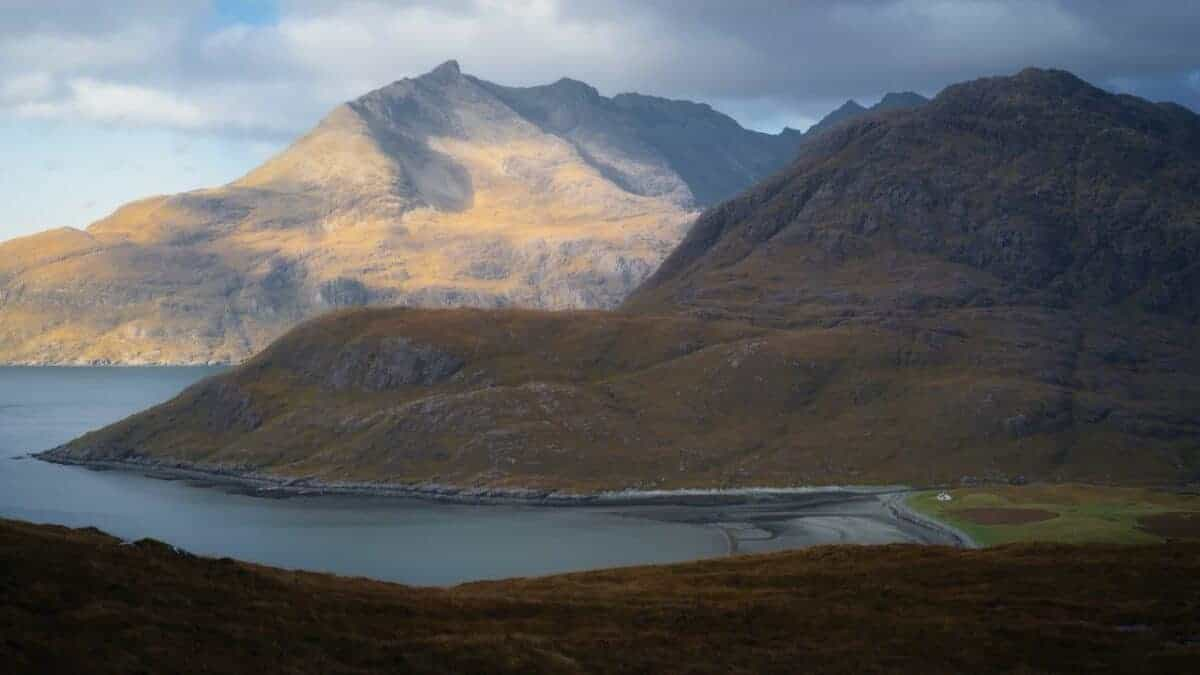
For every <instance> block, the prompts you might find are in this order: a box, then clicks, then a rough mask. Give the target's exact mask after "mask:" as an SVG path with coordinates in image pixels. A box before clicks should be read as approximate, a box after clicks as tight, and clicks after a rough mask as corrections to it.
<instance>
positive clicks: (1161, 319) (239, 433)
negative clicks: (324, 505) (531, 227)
mask: <svg viewBox="0 0 1200 675" xmlns="http://www.w3.org/2000/svg"><path fill="white" fill-rule="evenodd" d="M1198 261H1200V117H1198V116H1197V115H1196V114H1194V113H1192V112H1191V111H1189V110H1187V109H1185V108H1182V107H1180V106H1176V105H1172V104H1159V103H1151V102H1148V101H1145V100H1142V99H1139V98H1135V97H1132V96H1124V95H1114V94H1110V93H1108V92H1105V91H1103V90H1101V89H1098V88H1096V87H1093V86H1091V85H1090V84H1088V83H1086V82H1084V81H1082V80H1080V79H1079V78H1077V77H1075V76H1073V75H1071V74H1069V73H1066V72H1062V71H1053V70H1038V69H1029V70H1025V71H1022V72H1021V73H1019V74H1017V75H1014V76H1010V77H997V78H985V79H980V80H976V81H972V82H966V83H963V84H959V85H954V86H951V87H949V88H947V89H946V90H944V91H943V92H941V93H940V94H939V95H938V96H937V97H936V98H935V99H934V100H933V101H931V102H929V103H928V104H927V105H921V106H918V107H903V106H902V107H900V108H897V109H893V110H880V111H877V112H876V113H875V114H872V115H866V116H861V117H859V118H858V119H850V120H845V121H842V122H837V123H835V124H831V125H828V127H827V128H826V129H825V130H824V131H819V132H818V133H814V134H813V135H812V136H811V137H809V138H808V140H806V141H805V142H804V143H803V144H802V150H801V152H800V153H799V155H798V157H797V158H796V160H795V161H794V162H793V163H792V164H791V165H789V166H788V168H786V169H785V170H783V171H781V172H778V173H776V174H774V175H772V176H771V177H769V178H767V179H765V180H764V181H762V182H761V183H759V184H758V185H757V186H755V187H753V188H751V189H749V190H747V191H745V192H743V193H741V194H740V195H738V196H736V197H734V198H732V199H730V200H727V201H724V202H722V203H719V204H717V205H715V206H712V207H710V208H709V209H707V210H706V211H705V212H704V214H703V215H702V216H700V217H699V219H698V220H697V221H696V222H695V224H694V225H693V226H692V227H691V228H690V230H689V232H688V234H687V236H686V238H685V239H683V241H682V242H681V243H680V245H679V246H678V247H677V248H675V250H674V252H673V253H671V255H670V256H669V257H668V258H667V259H666V260H665V262H664V263H663V264H662V265H661V266H660V267H659V268H658V269H657V271H656V272H655V273H654V274H653V276H651V277H650V278H649V279H647V280H646V282H645V283H644V284H642V285H641V287H640V288H639V289H638V290H637V291H636V292H634V293H633V295H632V296H631V297H630V298H629V299H628V300H627V301H626V302H625V303H624V304H623V305H622V306H621V308H620V309H619V311H615V312H601V311H588V312H578V311H568V312H538V311H529V310H491V311H488V310H480V309H474V310H417V309H403V308H400V309H370V310H365V309H358V310H347V311H343V312H339V313H334V314H331V315H326V316H324V317H321V318H318V319H316V320H313V321H311V322H308V323H306V324H304V325H302V326H300V327H299V328H297V329H295V330H293V331H291V332H290V333H288V334H287V335H286V336H284V337H283V338H281V339H280V340H278V341H276V342H275V343H273V344H272V345H271V346H270V347H268V348H267V349H265V350H264V351H263V352H261V353H260V354H258V355H257V356H255V357H254V358H253V359H251V360H249V361H248V362H246V363H245V364H244V365H242V366H241V367H239V368H237V369H234V370H232V371H230V372H228V373H225V374H223V375H220V376H218V377H215V378H213V379H210V380H207V381H205V382H202V383H199V384H197V385H195V386H193V387H192V388H190V389H189V390H187V391H185V392H184V393H183V394H181V395H180V396H179V397H178V398H176V399H175V400H173V401H170V402H168V403H166V404H163V405H161V406H158V407H156V408H153V409H151V410H148V411H146V412H144V413H141V414H139V415H136V416H134V417H132V418H129V419H127V420H124V421H122V422H119V423H117V424H115V425H112V426H110V427H108V428H106V429H103V430H100V431H98V432H94V433H91V434H88V435H86V436H83V437H81V438H79V439H77V440H75V441H73V442H71V443H69V444H67V445H65V446H63V447H61V448H58V449H56V450H53V451H51V452H49V453H47V454H46V455H45V457H46V458H48V459H51V460H54V461H65V462H82V463H116V464H122V465H125V464H133V465H137V466H143V465H152V466H157V467H160V468H162V467H166V468H189V469H199V470H203V471H217V472H224V473H227V474H232V475H236V476H242V477H245V476H253V477H256V478H259V479H263V480H269V481H275V482H290V483H292V484H295V485H319V484H326V485H330V484H339V483H367V484H378V483H381V482H382V483H388V484H392V485H417V486H419V485H428V484H437V485H445V484H449V485H455V486H465V487H481V488H495V487H515V486H520V487H523V488H535V489H543V490H558V489H571V490H600V489H619V488H630V487H636V488H663V487H722V486H735V485H794V484H856V483H878V482H905V483H910V484H935V483H949V482H955V483H960V482H965V483H970V482H973V481H981V480H986V481H1013V482H1022V481H1025V480H1077V481H1095V482H1108V483H1111V482H1123V483H1167V482H1187V481H1196V480H1198V479H1200V442H1198V441H1197V439H1200V385H1198V384H1197V383H1198V382H1200V349H1198V348H1197V345H1200V330H1198V327H1197V321H1198V319H1200V306H1198V305H1197V298H1198V297H1200V263H1198Z"/></svg>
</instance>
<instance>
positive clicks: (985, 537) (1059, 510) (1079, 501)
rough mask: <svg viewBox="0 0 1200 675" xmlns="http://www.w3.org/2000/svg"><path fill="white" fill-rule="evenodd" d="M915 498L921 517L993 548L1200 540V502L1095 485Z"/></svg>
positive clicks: (977, 490) (1014, 488) (963, 491)
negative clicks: (948, 498) (1016, 544)
mask: <svg viewBox="0 0 1200 675" xmlns="http://www.w3.org/2000/svg"><path fill="white" fill-rule="evenodd" d="M940 492H941V491H940V490H929V491H924V492H919V493H916V494H914V495H913V496H911V497H909V499H908V505H909V507H911V508H913V509H914V510H916V511H919V512H921V513H923V514H925V515H928V516H931V517H933V518H936V519H938V520H941V521H943V522H945V523H948V524H950V525H953V526H955V527H957V528H959V529H961V530H963V531H964V532H966V533H967V534H969V535H971V537H972V538H974V539H975V541H976V542H978V543H979V544H982V545H985V546H991V545H996V544H1007V543H1013V542H1057V543H1066V544H1079V543H1110V544H1149V543H1156V542H1163V541H1166V540H1168V539H1172V540H1174V539H1180V540H1186V539H1191V540H1200V495H1197V494H1183V493H1174V492H1167V491H1162V490H1153V489H1149V488H1124V487H1100V486H1089V485H1029V486H995V487H972V488H961V489H956V490H947V491H946V492H947V493H948V494H949V495H950V496H951V501H948V502H941V501H938V500H937V496H938V494H939V493H940Z"/></svg>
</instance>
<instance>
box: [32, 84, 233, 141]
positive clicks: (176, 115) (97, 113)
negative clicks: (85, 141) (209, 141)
mask: <svg viewBox="0 0 1200 675" xmlns="http://www.w3.org/2000/svg"><path fill="white" fill-rule="evenodd" d="M68 89H69V91H70V93H69V95H68V96H66V97H65V98H63V99H60V100H55V101H31V102H26V103H22V104H20V105H18V106H17V107H16V112H17V114H19V115H21V116H24V117H33V118H41V119H56V120H62V121H70V120H75V121H93V122H108V123H126V124H135V125H140V124H149V125H163V126H172V127H181V128H184V129H198V128H202V127H204V126H206V125H208V124H210V123H211V121H212V120H211V119H210V118H209V117H208V115H207V114H206V113H205V111H204V110H203V109H201V108H200V107H199V106H196V105H195V104H192V103H190V102H188V101H185V100H181V99H180V98H178V97H176V96H175V95H173V94H171V93H169V92H164V91H158V90H155V89H151V88H148V87H141V86H138V85H131V84H119V83H113V82H103V81H99V80H93V79H90V78H78V79H74V80H71V81H70V82H69V83H68Z"/></svg>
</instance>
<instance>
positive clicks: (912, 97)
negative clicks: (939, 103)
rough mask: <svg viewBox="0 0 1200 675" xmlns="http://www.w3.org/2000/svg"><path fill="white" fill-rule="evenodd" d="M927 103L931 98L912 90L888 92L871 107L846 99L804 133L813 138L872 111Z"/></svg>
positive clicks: (916, 106)
mask: <svg viewBox="0 0 1200 675" xmlns="http://www.w3.org/2000/svg"><path fill="white" fill-rule="evenodd" d="M926 103H929V99H927V98H925V97H924V96H922V95H920V94H917V93H914V92H911V91H906V92H902V93H896V92H892V93H889V94H886V95H885V96H884V97H883V98H882V99H880V100H879V103H876V104H875V105H873V106H871V107H870V108H864V107H863V106H862V105H860V104H859V103H858V101H854V100H850V101H846V102H845V103H843V104H842V105H841V107H839V108H838V109H837V110H834V111H833V112H831V113H829V114H828V115H826V116H825V117H823V118H821V121H819V122H817V123H816V124H814V125H812V126H811V127H809V129H808V131H806V132H804V135H805V137H806V138H812V137H813V136H815V135H816V134H819V133H821V132H823V131H826V130H828V129H832V128H833V127H836V126H837V125H839V124H842V123H843V122H849V121H850V120H854V119H858V118H860V117H863V116H865V115H869V114H871V113H877V112H883V111H887V110H910V109H912V108H920V107H921V106H923V105H925V104H926Z"/></svg>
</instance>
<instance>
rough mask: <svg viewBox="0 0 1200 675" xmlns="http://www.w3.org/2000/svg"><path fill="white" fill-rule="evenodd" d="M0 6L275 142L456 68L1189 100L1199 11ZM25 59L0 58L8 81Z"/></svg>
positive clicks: (298, 2)
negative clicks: (1056, 86)
mask: <svg viewBox="0 0 1200 675" xmlns="http://www.w3.org/2000/svg"><path fill="white" fill-rule="evenodd" d="M99 5H103V7H102V8H99V7H98V6H99ZM3 8H4V9H3V10H0V44H3V43H4V42H6V41H9V40H10V39H11V38H14V37H19V36H22V35H29V34H42V33H44V34H48V35H59V36H78V37H80V38H81V39H83V38H86V39H93V40H96V41H99V42H103V41H104V40H105V39H114V40H117V41H119V40H120V36H121V35H125V34H130V33H129V31H130V27H132V26H144V27H150V30H154V31H158V30H161V31H162V34H163V35H168V36H174V37H173V38H172V39H171V40H164V41H162V43H161V44H158V45H154V49H148V50H147V56H146V57H145V59H144V60H143V61H141V62H136V63H128V62H123V61H120V60H119V59H114V60H113V62H112V63H110V64H108V65H101V66H98V67H96V68H87V67H80V66H78V65H77V64H76V65H70V66H64V69H63V70H62V71H54V72H53V73H52V74H53V75H54V76H55V78H56V84H57V85H58V86H56V87H55V88H54V91H56V92H58V93H59V94H60V95H61V94H62V92H64V91H69V90H70V89H69V87H65V86H62V83H63V81H64V80H66V79H67V78H70V77H72V76H78V75H80V74H81V73H82V74H84V75H87V76H89V77H93V78H96V79H105V80H111V81H113V82H118V83H123V84H130V85H136V86H139V87H145V88H148V89H152V90H154V91H159V92H163V93H164V94H167V95H168V96H164V97H149V98H151V100H171V101H178V102H179V103H180V104H181V105H182V104H184V103H186V104H189V105H193V106H195V107H196V108H197V109H199V110H201V111H205V112H206V113H211V114H212V115H213V121H212V125H213V126H214V127H218V128H219V127H222V126H224V127H227V128H228V129H229V130H231V131H234V132H237V133H250V134H268V133H269V134H273V135H275V136H276V137H277V136H278V135H280V134H285V133H294V132H295V131H299V130H302V129H304V128H306V127H307V126H309V125H311V124H312V123H313V122H314V121H315V119H316V118H317V117H319V116H320V114H321V113H322V112H323V111H324V110H327V109H328V108H329V107H330V106H331V105H333V104H334V103H336V102H337V101H339V100H344V99H345V98H349V97H352V96H354V95H357V94H359V93H362V92H364V91H366V90H367V89H369V88H372V87H375V86H380V85H383V84H385V83H387V82H389V81H391V80H394V79H399V78H401V77H405V76H410V75H415V74H418V73H420V72H423V71H424V70H427V69H429V68H431V67H433V66H434V65H436V64H437V63H439V62H440V61H442V60H445V59H449V58H457V59H459V60H460V61H461V62H462V64H463V67H464V69H466V70H467V71H468V72H471V73H473V74H476V75H479V76H480V77H484V78H487V79H492V80H496V81H499V82H503V83H506V84H535V83H541V82H549V81H553V80H555V79H557V78H558V77H561V76H571V77H574V78H577V79H581V80H585V81H587V82H590V83H592V84H594V85H595V86H597V87H598V88H599V89H600V90H601V91H603V92H605V93H608V94H613V93H618V92H621V91H641V92H644V93H652V94H658V95H663V96H670V97H678V98H691V99H698V100H704V101H709V102H712V103H714V105H715V106H716V107H718V108H719V109H725V110H728V111H730V112H732V113H734V114H735V115H736V116H738V117H739V118H740V119H742V121H744V122H747V123H752V124H756V125H759V126H764V127H777V126H780V125H782V124H787V123H791V124H793V125H803V123H804V122H806V121H811V120H813V119H816V118H819V117H820V116H821V115H822V114H824V113H825V112H828V111H829V110H830V109H831V108H833V107H835V106H836V105H838V104H839V103H840V102H841V101H843V100H845V99H846V98H857V99H859V100H861V101H863V102H870V101H871V100H872V99H874V98H877V97H878V96H879V95H881V94H882V93H884V92H886V91H892V90H915V91H919V92H921V93H924V94H927V95H932V94H935V93H936V92H937V91H938V90H940V89H941V88H942V87H944V86H945V85H947V84H950V83H953V82H956V81H960V80H965V79H970V78H974V77H979V76H983V75H993V74H1005V73H1012V72H1015V71H1017V70H1019V69H1021V68H1023V67H1025V66H1030V65H1037V66H1049V67H1060V68H1066V69H1069V70H1072V71H1074V72H1076V73H1078V74H1079V75H1081V76H1083V77H1085V78H1087V79H1089V80H1091V81H1093V82H1095V83H1097V84H1099V85H1101V86H1106V87H1109V88H1111V89H1114V90H1118V91H1127V92H1131V93H1136V94H1139V95H1144V96H1147V97H1149V98H1153V99H1156V100H1163V99H1167V100H1175V101H1177V102H1180V103H1183V104H1185V105H1188V106H1191V107H1192V108H1194V109H1200V76H1197V75H1196V73H1197V72H1200V40H1197V39H1196V38H1195V35H1197V34H1200V3H1197V2H1193V1H1191V0H1180V1H1178V2H1167V1H1166V0H1143V1H1142V2H1138V3H1130V2H1116V1H1107V0H958V1H956V2H952V1H949V0H843V1H840V2H833V1H831V0H814V1H809V2H798V1H795V0H742V1H740V2H728V1H726V0H586V1H584V0H578V1H573V0H572V1H567V0H560V1H559V2H557V3H553V2H545V3H483V2H478V1H475V0H449V1H447V0H438V1H436V2H435V1H434V0H401V1H392V2H383V1H378V0H377V1H371V0H356V1H354V2H333V1H331V0H281V2H280V17H281V21H280V25H277V26H265V27H226V28H224V29H223V30H221V31H220V32H217V33H214V31H213V27H212V26H211V25H210V22H211V15H210V14H209V13H208V9H209V4H208V3H207V2H201V1H199V0H196V1H194V2H184V3H177V2H172V3H160V2H138V1H136V0H116V1H114V2H108V3H68V2H60V1H58V0H50V1H49V2H47V1H46V0H38V1H36V2H35V1H33V0H19V1H18V2H15V3H14V2H7V3H5V4H4V5H3ZM50 63H51V64H52V63H53V60H52V59H51V60H50ZM36 67H37V65H36V64H32V63H16V64H13V63H12V61H11V60H9V61H7V62H5V61H4V60H3V59H0V85H3V83H4V81H5V80H12V78H14V77H16V76H20V75H28V74H29V72H30V71H31V70H32V69H34V68H36ZM18 84H24V87H18V86H16V85H14V86H13V87H12V90H13V91H25V90H34V89H35V88H34V87H32V86H31V84H30V83H29V82H25V83H18ZM33 84H37V83H36V82H33ZM222 111H225V112H226V114H225V115H224V116H222V114H221V113H222Z"/></svg>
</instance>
